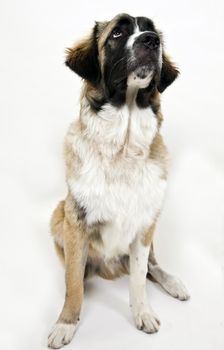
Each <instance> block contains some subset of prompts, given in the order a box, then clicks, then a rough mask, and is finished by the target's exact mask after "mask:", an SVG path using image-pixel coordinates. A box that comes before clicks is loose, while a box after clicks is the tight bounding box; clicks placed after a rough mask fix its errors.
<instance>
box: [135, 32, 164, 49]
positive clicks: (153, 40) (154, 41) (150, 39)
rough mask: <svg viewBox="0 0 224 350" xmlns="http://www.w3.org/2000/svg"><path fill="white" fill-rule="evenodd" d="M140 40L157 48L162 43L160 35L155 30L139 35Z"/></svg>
mask: <svg viewBox="0 0 224 350" xmlns="http://www.w3.org/2000/svg"><path fill="white" fill-rule="evenodd" d="M138 42H139V43H142V44H143V45H144V46H145V47H147V48H149V49H151V50H155V49H157V48H158V47H159V45H160V40H159V36H158V35H157V34H156V33H154V32H147V33H143V34H141V35H140V36H139V37H138Z"/></svg>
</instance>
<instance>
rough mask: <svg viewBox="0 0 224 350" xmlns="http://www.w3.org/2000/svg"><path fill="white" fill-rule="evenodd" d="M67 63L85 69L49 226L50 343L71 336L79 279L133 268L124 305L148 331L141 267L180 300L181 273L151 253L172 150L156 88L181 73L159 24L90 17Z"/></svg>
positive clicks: (151, 320)
mask: <svg viewBox="0 0 224 350" xmlns="http://www.w3.org/2000/svg"><path fill="white" fill-rule="evenodd" d="M66 65H67V66H68V67H69V68H70V69H71V70H73V71H74V72H75V73H77V74H78V75H79V76H80V77H81V78H83V80H84V81H83V90H82V93H81V99H80V114H79V118H78V119H77V120H76V121H75V122H74V123H73V124H71V126H70V128H69V130H68V133H67V135H66V138H65V145H64V154H65V163H66V180H67V185H68V193H67V196H66V198H65V200H63V201H61V202H60V203H59V204H58V206H57V208H56V209H55V210H54V212H53V215H52V219H51V231H52V234H53V237H54V243H55V248H56V251H57V253H58V255H59V257H60V258H61V260H62V261H63V263H64V266H65V277H66V295H65V302H64V306H63V309H62V311H61V314H60V316H59V319H58V321H57V322H56V324H55V326H54V327H53V329H52V331H51V333H50V335H49V338H48V346H49V347H51V348H60V347H62V346H63V345H64V344H68V343H69V342H70V341H71V339H72V337H73V334H74V332H75V330H76V327H77V324H78V322H79V317H80V310H81V305H82V301H83V293H84V286H83V285H84V280H85V279H86V278H88V277H90V276H92V275H94V274H97V275H99V276H101V277H103V278H106V279H114V278H117V277H119V276H121V275H123V274H129V275H130V288H129V291H130V307H131V311H132V314H133V317H134V322H135V325H136V327H137V328H138V329H140V330H142V331H144V332H146V333H154V332H157V331H158V329H159V325H160V322H159V319H158V317H157V316H156V314H155V313H154V311H153V310H152V308H151V306H150V304H149V303H148V300H147V296H146V277H148V278H151V279H152V280H153V281H156V282H157V283H159V284H160V285H161V286H162V287H163V288H164V289H165V290H166V291H167V292H168V293H169V294H171V295H172V296H173V297H175V298H178V299H180V300H186V299H188V298H189V295H188V292H187V291H186V288H185V287H184V286H183V284H182V283H181V282H180V280H179V279H177V278H175V277H174V276H171V275H169V274H167V273H166V272H165V271H163V270H162V269H161V268H160V267H159V265H158V263H157V261H156V259H155V256H154V249H153V235H154V231H155V226H156V222H157V220H158V217H159V214H160V212H161V208H162V204H163V199H164V193H165V188H166V184H167V163H168V152H167V149H166V147H165V145H164V143H163V139H162V136H161V134H160V126H161V123H162V119H163V118H162V114H161V110H160V94H161V93H162V92H163V91H164V90H165V89H166V88H167V87H168V86H169V85H170V84H172V83H173V81H174V80H175V79H176V78H177V76H178V70H177V68H176V67H175V65H174V64H173V63H172V62H171V61H170V59H169V57H168V56H167V54H166V53H165V51H164V45H163V40H162V34H161V33H160V32H159V31H158V30H157V29H156V28H155V25H154V23H153V22H152V21H151V20H150V19H148V18H145V17H132V16H129V15H127V14H121V15H118V16H116V17H115V18H113V19H112V20H111V21H108V22H96V24H95V26H94V28H93V30H92V32H91V34H90V35H89V36H88V37H86V38H85V39H83V40H82V41H80V42H79V43H77V44H76V45H75V46H74V47H73V48H71V49H68V51H67V58H66Z"/></svg>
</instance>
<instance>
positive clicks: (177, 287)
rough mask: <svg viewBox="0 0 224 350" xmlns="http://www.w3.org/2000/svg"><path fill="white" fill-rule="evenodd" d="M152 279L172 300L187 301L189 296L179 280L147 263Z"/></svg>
mask: <svg viewBox="0 0 224 350" xmlns="http://www.w3.org/2000/svg"><path fill="white" fill-rule="evenodd" d="M148 268H149V271H150V274H151V275H152V277H153V278H154V279H155V280H156V281H157V282H158V283H159V284H160V285H161V286H162V287H163V288H164V289H165V290H166V291H167V292H168V293H169V294H170V295H172V296H173V297H174V298H177V299H180V300H188V299H189V298H190V295H189V293H188V291H187V289H186V287H185V286H184V284H183V283H182V282H181V281H180V279H179V278H177V277H175V276H172V275H170V274H168V273H167V272H165V271H164V270H162V269H161V268H160V267H159V266H158V265H152V264H150V263H148Z"/></svg>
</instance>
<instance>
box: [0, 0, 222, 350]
mask: <svg viewBox="0 0 224 350" xmlns="http://www.w3.org/2000/svg"><path fill="white" fill-rule="evenodd" d="M120 12H126V13H129V14H131V15H133V16H137V15H143V16H148V17H150V18H152V19H153V20H154V21H155V23H156V26H157V27H158V28H159V29H161V30H162V31H163V32H164V36H165V42H166V48H167V51H168V52H169V53H170V54H171V56H172V57H173V59H174V61H175V62H177V64H178V66H179V68H180V71H181V76H180V77H179V79H178V80H177V81H176V82H175V83H174V84H173V85H172V86H171V87H170V88H168V89H167V90H166V91H165V92H164V94H163V95H162V109H163V114H164V123H163V127H162V134H163V136H164V139H165V141H166V144H167V145H168V148H169V150H170V154H171V159H172V162H171V168H170V177H169V186H168V191H167V196H166V201H165V205H164V210H163V213H162V215H161V218H160V221H159V225H158V228H157V234H156V238H155V246H156V253H157V258H158V260H159V262H160V264H161V265H162V266H163V267H164V268H165V269H166V270H168V271H170V272H172V273H174V274H176V275H178V276H179V277H181V279H182V280H183V281H184V283H185V284H186V285H187V287H188V289H189V291H190V293H191V300H190V301H188V302H180V301H177V300H174V299H172V298H171V297H170V296H168V295H167V294H165V293H164V292H163V291H162V290H161V289H160V288H159V287H158V286H156V285H154V284H153V283H150V282H149V283H148V285H147V288H148V298H149V299H150V302H151V305H152V307H153V308H154V310H155V311H156V313H157V314H158V315H159V317H160V320H161V328H160V331H159V332H158V333H157V334H155V335H147V334H144V333H142V332H139V331H137V330H136V329H135V328H134V325H133V321H132V318H131V313H130V310H129V306H128V278H127V277H124V278H122V279H120V280H117V281H113V282H110V281H104V280H102V279H98V278H94V279H92V280H91V281H89V283H88V284H87V289H86V296H85V301H84V305H83V310H82V322H81V324H80V327H79V329H78V331H77V333H76V335H75V337H74V339H73V341H72V343H71V344H70V345H68V346H67V347H66V349H68V350H69V349H77V350H85V349H89V348H91V349H92V350H95V349H98V350H104V349H108V350H112V349H117V350H121V349H122V350H123V349H151V350H164V349H172V350H180V349H181V350H185V349H191V350H196V349H197V350H198V349H203V350H222V349H224V286H223V277H224V262H223V260H224V258H223V257H224V220H223V214H224V206H223V202H224V115H223V110H224V106H223V100H224V95H223V81H224V73H223V64H224V40H223V35H224V27H223V22H224V18H223V17H224V15H223V14H224V5H223V1H221V0H220V1H216V0H213V1H206V0H204V1H202V0H200V1H197V0H188V1H178V0H176V1H175V0H167V1H165V0H164V1H161V0H156V1H149V0H147V1H141V0H136V1H121V0H120V1H117V0H113V1H106V0H104V1H90V0H89V1H87V0H78V1H75V0H70V1H69V0H64V1H57V0H39V1H32V0H27V1H26V0H20V1H12V0H1V1H0V118H1V119H0V121H1V124H0V142H1V147H0V165H1V170H0V176H1V178H0V205H1V208H0V212H1V220H0V225H1V226H0V348H1V349H3V350H14V349H15V350H28V349H32V350H39V349H46V342H47V341H46V339H47V335H48V332H49V330H50V329H51V327H52V325H53V323H54V322H55V321H56V319H57V317H58V314H59V312H60V310H61V307H62V304H63V300H64V292H65V288H64V275H63V269H62V267H61V266H60V264H59V262H58V259H57V257H56V254H55V252H54V248H53V244H52V240H51V237H50V234H49V218H50V215H51V212H52V210H53V209H54V207H55V206H56V204H57V202H58V201H59V200H61V199H63V198H64V197H65V195H66V186H65V176H64V163H63V156H62V144H63V138H64V135H65V133H66V130H67V128H68V125H69V123H70V122H71V121H72V120H73V119H74V118H75V117H77V115H78V111H79V105H78V101H79V93H80V86H81V80H80V79H79V77H77V76H76V75H75V74H74V73H72V72H71V71H70V70H69V69H68V68H66V67H65V66H64V50H65V48H66V47H68V46H70V45H72V44H73V42H74V41H75V40H76V39H78V38H80V37H82V36H83V35H84V34H85V33H87V32H88V31H89V29H90V28H91V27H92V26H93V25H94V21H95V20H99V21H100V20H109V19H111V18H112V17H113V16H114V15H116V14H118V13H120Z"/></svg>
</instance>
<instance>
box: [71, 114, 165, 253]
mask: <svg viewBox="0 0 224 350" xmlns="http://www.w3.org/2000/svg"><path fill="white" fill-rule="evenodd" d="M148 112H150V113H148V114H147V113H146V111H145V114H143V115H142V114H141V113H139V114H138V113H136V114H135V115H132V116H130V115H126V114H125V113H124V111H122V113H121V114H119V115H115V116H114V118H116V119H115V120H114V122H113V121H112V120H111V119H110V120H109V121H108V120H107V121H105V122H104V123H102V119H100V120H99V123H100V124H101V125H95V132H97V134H98V145H99V149H100V152H98V150H99V149H98V148H97V147H96V149H94V148H92V145H91V142H90V143H89V142H87V143H86V142H84V143H83V147H84V149H85V151H84V150H83V149H82V150H81V148H82V146H81V145H80V140H79V146H78V149H79V150H80V154H81V153H82V154H85V157H84V158H83V159H82V169H81V173H80V175H79V177H78V179H70V180H69V185H70V188H71V191H72V193H73V195H74V197H75V198H76V200H77V201H78V203H79V205H80V206H82V207H83V208H85V212H86V222H87V224H88V225H92V224H95V223H102V225H100V234H101V238H102V241H103V245H102V246H100V248H99V246H97V249H100V253H101V254H102V255H103V256H104V257H105V258H111V257H113V256H116V255H119V254H125V253H128V248H129V245H130V243H131V242H132V241H133V239H134V237H135V236H136V234H138V233H143V232H144V231H145V230H146V229H147V228H148V227H149V226H150V225H151V224H152V223H153V221H154V220H155V217H156V215H157V214H158V212H159V210H160V208H161V205H162V200H163V195H164V189H165V184H166V181H165V180H164V179H163V178H162V175H163V174H162V170H161V169H160V167H159V166H158V165H157V164H156V163H155V162H154V161H153V160H151V159H150V158H149V156H148V153H149V147H150V144H151V142H152V140H153V138H154V136H155V133H156V131H157V122H156V119H155V117H154V115H153V114H152V112H151V110H150V111H148ZM101 117H102V116H101ZM131 118H132V119H131ZM147 118H148V119H147ZM130 119H131V120H130ZM102 124H103V125H102ZM107 124H109V125H107ZM92 127H93V125H92ZM107 127H108V133H106V131H107V130H106V128H107ZM97 128H98V130H97ZM102 129H104V130H102ZM103 135H104V136H103ZM104 140H105V141H104ZM94 145H95V142H94ZM74 147H75V148H76V145H74ZM76 151H77V148H76ZM103 152H104V153H103ZM116 152H117V153H116Z"/></svg>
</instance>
